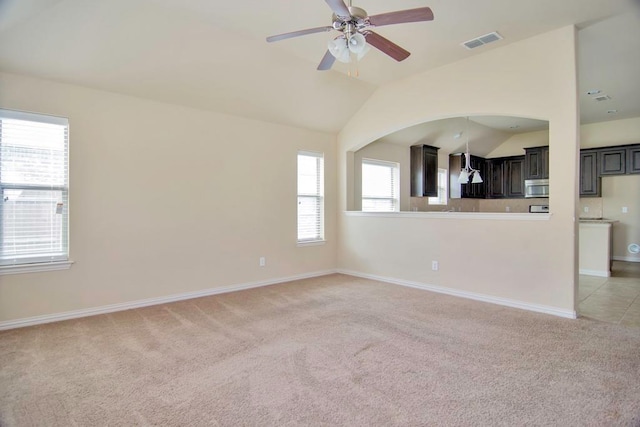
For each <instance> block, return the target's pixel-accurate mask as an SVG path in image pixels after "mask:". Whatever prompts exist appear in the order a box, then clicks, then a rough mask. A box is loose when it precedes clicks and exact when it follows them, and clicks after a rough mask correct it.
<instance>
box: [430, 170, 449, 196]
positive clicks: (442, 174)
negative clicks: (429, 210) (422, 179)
mask: <svg viewBox="0 0 640 427" xmlns="http://www.w3.org/2000/svg"><path fill="white" fill-rule="evenodd" d="M429 204H430V205H446V204H447V170H446V169H438V196H437V197H429Z"/></svg>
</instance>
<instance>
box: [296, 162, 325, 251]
mask: <svg viewBox="0 0 640 427" xmlns="http://www.w3.org/2000/svg"><path fill="white" fill-rule="evenodd" d="M322 240H324V156H323V154H322V153H313V152H309V151H299V152H298V243H305V242H318V241H322Z"/></svg>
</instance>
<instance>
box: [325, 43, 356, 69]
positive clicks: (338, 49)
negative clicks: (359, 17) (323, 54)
mask: <svg viewBox="0 0 640 427" xmlns="http://www.w3.org/2000/svg"><path fill="white" fill-rule="evenodd" d="M327 47H328V48H329V52H330V53H331V55H333V56H334V58H336V59H337V60H338V61H340V62H344V63H347V62H349V61H350V56H351V55H350V53H349V48H348V47H347V39H346V38H345V37H337V38H335V39H333V40H329V43H328V44H327Z"/></svg>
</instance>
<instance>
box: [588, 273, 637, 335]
mask: <svg viewBox="0 0 640 427" xmlns="http://www.w3.org/2000/svg"><path fill="white" fill-rule="evenodd" d="M611 272H612V276H611V277H609V278H607V277H594V276H580V282H579V286H578V298H579V301H580V303H579V305H578V314H579V315H580V316H584V317H588V318H591V319H595V320H601V321H603V322H610V323H617V324H620V325H625V326H633V327H638V328H640V263H634V262H622V261H614V262H613V266H612V268H611Z"/></svg>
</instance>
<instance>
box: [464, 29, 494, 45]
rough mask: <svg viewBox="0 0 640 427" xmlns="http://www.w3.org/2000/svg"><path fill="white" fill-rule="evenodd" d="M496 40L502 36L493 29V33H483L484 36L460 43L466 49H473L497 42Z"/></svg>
mask: <svg viewBox="0 0 640 427" xmlns="http://www.w3.org/2000/svg"><path fill="white" fill-rule="evenodd" d="M498 40H502V36H501V35H500V34H498V32H497V31H494V32H493V33H489V34H485V35H484V36H480V37H476V38H475V39H471V40H468V41H466V42H464V43H462V45H463V46H464V47H466V48H467V49H475V48H477V47H480V46H484V45H485V44H489V43H493V42H497V41H498Z"/></svg>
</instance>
